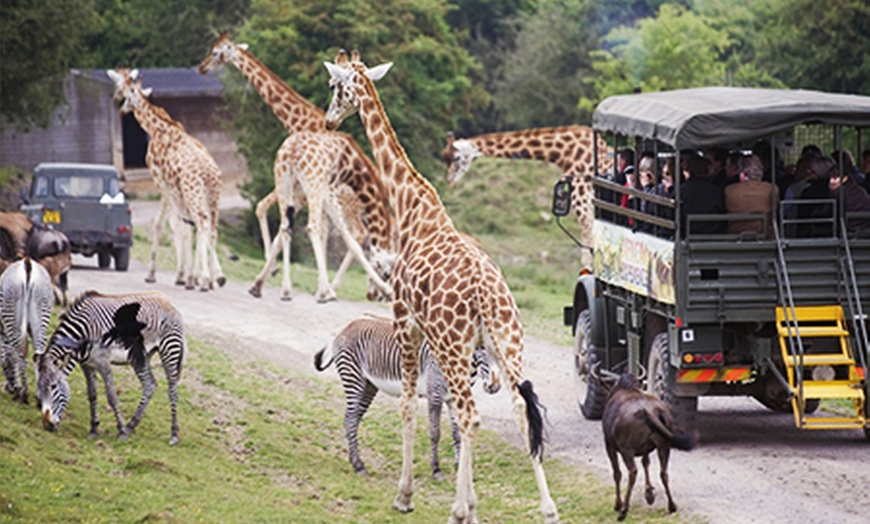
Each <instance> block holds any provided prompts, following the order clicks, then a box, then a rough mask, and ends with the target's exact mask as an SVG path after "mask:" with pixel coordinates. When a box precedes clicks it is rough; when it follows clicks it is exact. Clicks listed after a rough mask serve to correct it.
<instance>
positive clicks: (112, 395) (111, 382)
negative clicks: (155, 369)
mask: <svg viewBox="0 0 870 524" xmlns="http://www.w3.org/2000/svg"><path fill="white" fill-rule="evenodd" d="M97 370H98V371H99V372H100V376H101V377H103V384H104V385H105V387H106V398H107V399H108V400H109V407H111V408H112V412H113V413H115V422H116V423H117V424H118V438H119V439H121V440H125V439H126V438H127V430H126V428H125V426H124V416H123V415H121V408H120V406H119V405H118V404H119V402H118V393H117V391H115V379H114V378H113V377H112V369H111V368H110V367H109V363H108V362H104V363H101V364H99V365H98V367H97Z"/></svg>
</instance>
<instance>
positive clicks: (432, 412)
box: [426, 365, 446, 480]
mask: <svg viewBox="0 0 870 524" xmlns="http://www.w3.org/2000/svg"><path fill="white" fill-rule="evenodd" d="M432 368H433V369H429V370H428V373H427V376H426V382H427V384H426V404H427V405H428V408H429V443H430V448H431V452H430V458H429V464H430V465H431V466H432V478H434V479H435V480H441V479H443V478H444V475H443V474H442V473H441V466H440V465H439V464H438V442H439V441H440V440H441V407H442V406H443V405H444V396H445V393H446V385H445V383H444V376H443V375H441V372H440V371H439V370H438V369H437V365H436V366H432Z"/></svg>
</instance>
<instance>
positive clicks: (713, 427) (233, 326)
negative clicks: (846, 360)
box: [70, 200, 870, 524]
mask: <svg viewBox="0 0 870 524" xmlns="http://www.w3.org/2000/svg"><path fill="white" fill-rule="evenodd" d="M229 202H237V200H236V201H233V200H230V201H229ZM153 205H154V203H148V202H135V203H134V211H133V213H134V217H137V223H141V222H142V221H143V220H144V221H146V222H147V219H146V217H148V216H149V213H150V209H149V206H150V207H153ZM75 264H76V265H75V267H74V269H73V272H72V274H71V277H70V285H71V288H72V293H73V295H75V294H77V293H78V292H80V291H83V290H85V289H91V288H93V289H98V290H100V291H103V292H107V293H116V292H118V293H120V292H131V291H137V290H145V289H156V290H160V291H163V292H164V293H166V294H167V295H169V296H170V297H171V299H172V300H173V302H174V303H175V304H176V306H177V307H178V308H179V309H180V310H181V312H182V314H183V315H184V320H185V323H186V326H187V329H188V331H189V333H190V334H191V335H192V336H194V337H197V338H200V339H203V340H205V341H208V342H209V343H212V344H214V345H217V346H219V347H222V348H224V349H225V350H227V351H231V352H235V353H238V354H243V355H247V356H249V357H251V358H257V359H262V360H267V361H271V362H274V363H277V364H280V365H282V366H286V367H287V368H294V369H299V370H302V371H305V372H309V373H312V374H314V373H316V372H315V371H314V368H313V366H312V364H311V362H312V356H313V355H314V353H315V352H316V351H318V350H319V349H320V348H321V347H323V345H324V344H325V343H326V342H327V341H328V340H329V339H330V338H331V337H332V336H333V335H334V334H335V333H336V332H337V331H338V330H339V329H340V328H341V327H342V326H343V325H344V324H345V323H346V322H348V321H349V320H351V319H353V318H355V317H357V316H358V315H360V314H362V313H363V312H380V313H388V312H389V310H388V309H387V308H386V307H385V306H383V305H379V304H370V303H353V302H346V301H338V302H332V303H328V304H317V303H316V302H315V301H314V299H313V297H312V296H310V295H307V294H306V293H304V292H296V293H295V294H294V298H293V300H292V301H289V302H281V301H279V300H278V293H277V290H276V289H266V290H265V292H264V297H263V298H261V299H255V298H253V297H251V296H250V295H248V293H247V292H246V289H247V285H248V283H233V282H230V283H228V284H227V285H226V287H224V288H221V289H219V290H217V291H214V292H211V293H202V292H199V291H185V290H184V289H182V288H179V287H176V286H174V285H172V282H173V280H174V274H173V273H172V272H170V271H166V270H167V269H171V268H160V269H162V270H163V271H161V272H160V273H159V274H158V282H157V283H156V284H151V285H149V284H145V282H144V277H145V268H144V265H143V264H141V263H139V262H138V261H135V260H134V261H131V264H130V270H129V271H128V272H125V273H118V272H115V271H111V270H105V271H100V270H97V269H96V261H95V260H94V259H85V258H80V257H78V256H77V257H76V258H75ZM339 294H340V292H339ZM525 363H526V370H527V375H528V377H529V378H530V379H531V380H532V381H533V382H534V384H535V386H536V389H537V391H538V394H539V396H540V398H541V400H542V402H543V403H544V404H545V406H546V407H547V410H548V418H549V422H550V425H551V426H550V429H549V439H550V440H549V448H548V449H549V451H548V460H554V459H556V458H558V459H560V460H565V461H569V462H571V463H574V464H578V465H580V466H582V467H584V468H587V469H589V470H592V471H594V472H596V473H597V474H599V475H600V477H601V478H602V479H603V480H605V481H606V482H608V483H610V482H612V481H611V476H610V470H609V464H608V462H607V459H606V456H605V454H604V449H603V447H604V446H603V439H602V436H601V428H600V423H598V422H590V421H586V420H584V419H583V418H582V416H581V415H580V413H579V411H578V410H577V407H576V403H575V400H574V396H573V393H572V378H571V348H569V347H561V346H556V345H553V344H550V343H547V342H544V341H541V340H535V339H532V338H527V339H526V355H525ZM478 391H479V390H476V394H478V395H479V396H478V399H477V400H478V402H479V405H480V407H481V412H482V414H483V416H484V422H483V426H484V428H486V429H491V430H495V431H497V432H498V433H499V434H501V435H502V436H504V438H505V439H507V440H508V441H510V442H512V443H513V444H515V445H517V446H521V445H522V442H521V439H520V435H519V434H518V432H517V430H516V427H515V426H514V424H513V421H512V418H511V411H510V406H509V402H508V396H507V395H506V394H504V393H503V392H502V393H499V394H497V395H495V396H488V395H485V394H483V393H478ZM381 397H383V396H381ZM421 420H422V419H421ZM418 423H419V422H418ZM698 425H699V428H700V430H701V442H700V447H699V448H698V449H696V450H695V451H692V452H691V453H682V452H675V453H673V454H672V455H671V457H672V458H671V466H670V474H671V475H670V476H671V488H672V490H673V493H674V497H675V499H676V502H677V504H678V506H679V507H680V512H681V513H682V514H683V515H687V514H695V515H698V516H699V517H700V518H701V519H703V520H706V521H708V522H711V523H713V524H719V523H722V524H732V523H750V522H757V523H795V522H800V523H802V524H805V523H842V524H851V523H856V524H857V523H861V522H864V523H866V522H870V514H868V512H870V489H868V486H870V443H868V442H867V441H866V440H865V439H864V435H863V433H862V432H860V431H829V432H811V431H800V430H797V429H795V427H794V423H793V421H792V417H791V415H780V414H773V413H771V412H769V411H767V410H766V409H764V408H762V407H760V406H759V405H758V404H757V403H756V402H755V401H753V400H751V399H743V398H719V399H715V398H704V399H701V402H700V412H699V415H698ZM397 453H398V450H397ZM654 464H656V463H655V461H654ZM653 475H654V485H655V486H656V490H657V492H658V493H661V490H660V484H659V480H658V467H657V464H656V465H655V466H654V467H653ZM634 494H635V497H634V498H633V503H634V504H636V505H640V504H641V503H642V502H641V495H640V493H639V490H637V489H636V490H635V493H634ZM660 498H661V497H660ZM656 504H658V505H659V506H661V504H662V501H661V500H658V501H657V502H656ZM861 515H864V516H863V517H862V516H861Z"/></svg>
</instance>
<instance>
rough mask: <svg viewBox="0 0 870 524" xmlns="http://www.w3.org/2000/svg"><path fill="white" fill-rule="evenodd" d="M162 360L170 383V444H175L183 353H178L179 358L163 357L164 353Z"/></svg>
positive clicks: (177, 439) (176, 440) (176, 439)
mask: <svg viewBox="0 0 870 524" xmlns="http://www.w3.org/2000/svg"><path fill="white" fill-rule="evenodd" d="M160 357H161V360H162V361H163V369H164V371H166V383H167V384H168V387H167V389H168V390H169V409H170V416H171V417H172V427H171V431H172V435H171V436H170V437H169V445H170V446H174V445H176V444H178V442H179V438H178V379H179V377H180V376H181V367H180V366H181V358H182V357H181V354H179V355H178V358H177V359H171V358H170V357H169V355H167V357H166V358H163V355H160Z"/></svg>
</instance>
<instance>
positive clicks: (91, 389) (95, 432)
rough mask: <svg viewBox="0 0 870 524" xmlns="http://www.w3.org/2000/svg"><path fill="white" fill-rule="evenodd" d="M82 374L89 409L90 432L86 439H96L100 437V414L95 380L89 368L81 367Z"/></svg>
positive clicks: (92, 371) (91, 369)
mask: <svg viewBox="0 0 870 524" xmlns="http://www.w3.org/2000/svg"><path fill="white" fill-rule="evenodd" d="M82 372H83V373H84V374H85V383H86V384H87V386H88V406H89V407H90V409H91V431H90V433H88V438H97V437H99V436H100V413H99V407H98V405H97V380H96V376H95V374H94V370H93V368H91V367H90V366H82Z"/></svg>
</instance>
